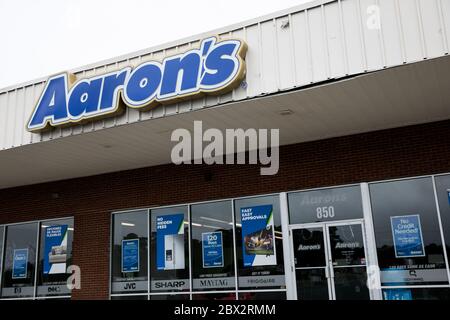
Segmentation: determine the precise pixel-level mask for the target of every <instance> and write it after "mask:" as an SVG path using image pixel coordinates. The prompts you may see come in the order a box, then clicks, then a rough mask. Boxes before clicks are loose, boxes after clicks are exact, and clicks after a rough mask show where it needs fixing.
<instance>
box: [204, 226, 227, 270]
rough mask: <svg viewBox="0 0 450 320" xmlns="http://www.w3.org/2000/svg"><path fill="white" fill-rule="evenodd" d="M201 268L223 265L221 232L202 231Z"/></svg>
mask: <svg viewBox="0 0 450 320" xmlns="http://www.w3.org/2000/svg"><path fill="white" fill-rule="evenodd" d="M202 252H203V268H219V267H223V243H222V232H221V231H217V232H204V233H202Z"/></svg>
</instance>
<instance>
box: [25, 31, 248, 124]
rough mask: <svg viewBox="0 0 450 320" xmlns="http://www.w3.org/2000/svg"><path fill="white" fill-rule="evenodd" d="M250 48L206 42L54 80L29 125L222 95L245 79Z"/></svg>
mask: <svg viewBox="0 0 450 320" xmlns="http://www.w3.org/2000/svg"><path fill="white" fill-rule="evenodd" d="M246 51H247V45H246V44H245V42H244V41H242V40H237V39H230V40H223V41H217V39H216V37H211V38H207V39H204V40H203V41H202V42H201V44H200V48H198V49H191V50H189V51H187V52H185V53H182V54H178V55H175V56H170V57H166V58H164V59H163V61H162V62H159V61H148V62H144V63H142V64H140V65H138V66H137V67H135V68H134V69H132V68H131V67H125V68H123V69H121V70H118V71H114V72H110V73H107V74H103V75H100V76H94V77H92V78H87V79H80V80H78V81H77V80H76V78H75V76H74V75H73V74H67V73H63V74H58V75H55V76H53V77H50V78H49V79H48V81H47V82H46V85H45V88H44V91H43V93H42V95H41V97H40V98H39V100H38V102H37V105H36V107H35V109H34V111H33V114H32V116H31V118H30V120H29V122H28V124H27V130H28V131H32V132H38V131H41V130H45V129H49V128H51V127H57V126H61V125H66V124H71V123H79V122H82V121H85V120H87V119H94V118H95V119H99V118H103V117H108V116H114V115H117V114H118V113H120V112H122V111H123V110H124V105H126V106H128V107H130V108H136V109H141V110H149V109H151V108H153V107H155V106H157V105H158V104H168V103H174V102H177V101H180V100H185V99H192V98H194V97H195V96H199V95H202V94H222V93H224V92H227V91H230V90H232V89H234V88H235V87H236V86H238V85H239V83H240V82H241V81H242V79H243V78H244V76H245V61H244V58H245V54H246Z"/></svg>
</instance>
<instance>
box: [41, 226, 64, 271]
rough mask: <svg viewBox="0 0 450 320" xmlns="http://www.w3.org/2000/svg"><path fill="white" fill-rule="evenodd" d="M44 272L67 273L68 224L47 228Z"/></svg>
mask: <svg viewBox="0 0 450 320" xmlns="http://www.w3.org/2000/svg"><path fill="white" fill-rule="evenodd" d="M44 250H45V251H44V274H61V273H66V262H67V225H58V226H50V227H47V228H45V247H44Z"/></svg>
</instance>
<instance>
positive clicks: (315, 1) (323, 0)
mask: <svg viewBox="0 0 450 320" xmlns="http://www.w3.org/2000/svg"><path fill="white" fill-rule="evenodd" d="M336 1H338V0H311V1H310V2H307V3H303V4H300V5H296V6H293V7H289V8H286V9H283V10H279V11H275V12H272V13H269V14H266V15H262V16H259V17H256V18H252V19H249V20H245V21H242V22H238V23H235V24H231V25H227V26H224V27H221V28H217V29H213V30H209V31H206V32H202V33H198V34H195V35H193V36H189V37H185V38H181V39H177V40H174V41H169V42H166V43H162V44H159V45H156V46H152V47H149V48H145V49H142V50H138V51H133V52H130V53H126V54H123V55H120V56H116V57H113V58H109V59H105V60H100V61H97V62H94V63H91V64H87V65H84V66H80V67H77V68H74V69H70V70H61V71H60V72H70V73H79V72H82V71H85V70H90V69H94V68H97V67H101V66H104V65H107V64H111V63H115V62H119V61H123V60H127V59H132V58H135V57H137V56H141V55H144V54H148V53H152V52H156V51H160V50H163V49H166V48H171V47H175V46H179V45H182V44H185V43H189V42H192V41H195V40H200V39H203V38H206V37H208V36H210V35H211V34H220V33H224V32H229V31H232V30H236V29H240V28H243V27H246V26H250V25H254V24H257V23H261V22H264V21H267V20H271V19H275V18H278V17H282V16H285V15H288V14H292V13H296V12H300V11H304V10H307V9H311V8H314V7H317V6H321V5H324V4H327V3H330V2H336ZM48 77H49V75H47V76H43V77H40V78H36V79H34V80H29V81H25V82H22V83H18V84H13V85H10V86H7V87H4V88H0V94H3V93H6V92H10V91H14V90H17V89H19V88H24V87H27V86H31V85H34V84H38V83H42V82H44V81H46V80H47V78H48Z"/></svg>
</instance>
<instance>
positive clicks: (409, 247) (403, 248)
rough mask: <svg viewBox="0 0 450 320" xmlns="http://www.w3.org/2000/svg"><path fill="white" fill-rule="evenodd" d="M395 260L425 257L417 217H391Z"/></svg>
mask: <svg viewBox="0 0 450 320" xmlns="http://www.w3.org/2000/svg"><path fill="white" fill-rule="evenodd" d="M391 227H392V237H393V239H394V249H395V257H396V258H411V257H423V256H425V248H424V245H423V237H422V227H421V224H420V217H419V215H407V216H397V217H391Z"/></svg>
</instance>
